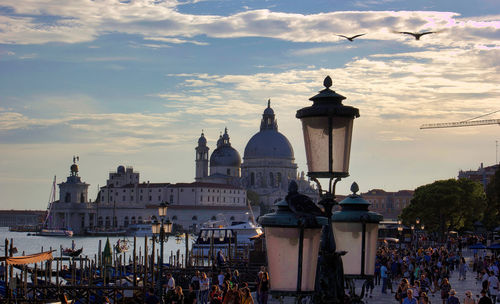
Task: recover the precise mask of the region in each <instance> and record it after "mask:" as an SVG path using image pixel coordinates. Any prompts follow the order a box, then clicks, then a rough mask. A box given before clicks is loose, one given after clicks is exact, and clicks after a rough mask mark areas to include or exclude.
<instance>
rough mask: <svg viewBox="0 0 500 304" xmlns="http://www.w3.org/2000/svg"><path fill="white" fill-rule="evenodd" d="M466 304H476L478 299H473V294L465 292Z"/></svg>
mask: <svg viewBox="0 0 500 304" xmlns="http://www.w3.org/2000/svg"><path fill="white" fill-rule="evenodd" d="M464 304H476V299H474V298H473V297H472V292H471V291H470V290H467V291H466V292H465V298H464Z"/></svg>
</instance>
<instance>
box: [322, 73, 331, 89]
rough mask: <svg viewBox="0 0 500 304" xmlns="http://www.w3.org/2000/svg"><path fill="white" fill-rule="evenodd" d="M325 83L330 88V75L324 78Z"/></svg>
mask: <svg viewBox="0 0 500 304" xmlns="http://www.w3.org/2000/svg"><path fill="white" fill-rule="evenodd" d="M323 85H324V86H325V87H326V88H327V89H329V88H330V87H331V86H332V79H331V78H330V76H326V78H325V80H323Z"/></svg>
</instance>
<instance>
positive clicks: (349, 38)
mask: <svg viewBox="0 0 500 304" xmlns="http://www.w3.org/2000/svg"><path fill="white" fill-rule="evenodd" d="M363 35H366V34H359V35H354V36H352V37H347V36H344V35H337V36H339V37H342V38H345V39H347V40H349V41H351V42H352V41H353V40H354V38H357V37H359V36H363Z"/></svg>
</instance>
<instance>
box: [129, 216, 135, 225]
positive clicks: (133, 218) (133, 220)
mask: <svg viewBox="0 0 500 304" xmlns="http://www.w3.org/2000/svg"><path fill="white" fill-rule="evenodd" d="M130 222H131V224H132V225H134V224H135V216H133V217H132V218H131V219H130Z"/></svg>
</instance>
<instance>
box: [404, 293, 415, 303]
mask: <svg viewBox="0 0 500 304" xmlns="http://www.w3.org/2000/svg"><path fill="white" fill-rule="evenodd" d="M403 304H417V299H415V298H414V297H413V290H412V289H408V290H407V291H406V298H405V299H404V300H403Z"/></svg>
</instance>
